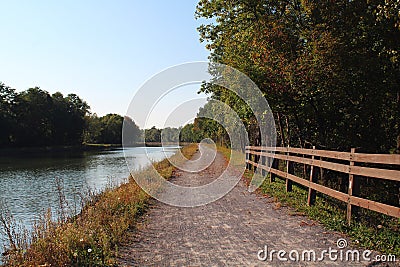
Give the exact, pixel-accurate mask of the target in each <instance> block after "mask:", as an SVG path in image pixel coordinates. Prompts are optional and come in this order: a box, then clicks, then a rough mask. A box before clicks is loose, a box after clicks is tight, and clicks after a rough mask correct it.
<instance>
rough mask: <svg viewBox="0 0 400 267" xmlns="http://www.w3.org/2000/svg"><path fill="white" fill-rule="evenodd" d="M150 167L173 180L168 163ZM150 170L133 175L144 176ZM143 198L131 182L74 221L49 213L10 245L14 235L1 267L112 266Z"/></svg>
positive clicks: (190, 149)
mask: <svg viewBox="0 0 400 267" xmlns="http://www.w3.org/2000/svg"><path fill="white" fill-rule="evenodd" d="M196 151H197V145H195V144H192V145H188V146H186V147H184V148H183V149H182V154H183V155H184V156H185V157H186V158H190V157H191V156H192V155H193V154H194V153H195V152H196ZM175 157H176V156H175ZM175 160H178V161H182V160H184V159H183V158H182V157H180V158H179V159H175ZM153 166H154V167H155V169H156V170H157V171H158V172H159V173H160V174H161V175H162V176H164V177H165V178H167V179H168V178H170V177H171V176H172V175H173V171H174V167H173V166H172V165H171V164H170V163H169V161H168V160H163V161H161V162H159V163H155V164H153ZM151 169H152V168H147V169H145V170H143V171H141V172H140V173H137V174H135V175H147V174H148V173H149V172H151ZM154 186H155V187H157V185H154ZM149 198H150V197H149V196H148V195H147V194H146V193H145V192H144V191H143V190H142V189H141V188H140V187H139V186H138V185H137V184H136V183H135V181H134V179H132V178H131V179H129V182H128V183H126V184H123V185H121V186H119V187H117V188H114V189H107V190H106V191H104V192H103V193H101V194H99V195H96V196H93V197H92V198H91V199H90V201H89V202H88V203H87V204H86V205H85V206H84V207H83V209H82V211H81V213H80V214H79V215H77V216H74V217H70V218H67V219H66V220H59V221H56V222H55V221H53V220H52V216H51V211H49V212H48V213H47V214H45V215H44V216H43V218H42V219H41V220H39V222H38V223H37V224H36V225H35V226H34V227H33V230H32V231H31V232H30V233H29V234H26V237H25V238H23V239H22V241H18V242H16V241H15V240H14V239H15V237H16V236H18V235H19V236H21V233H18V231H14V232H15V233H14V236H13V237H11V239H12V240H10V244H14V245H11V249H10V250H8V251H7V253H6V255H3V263H4V264H5V266H114V265H116V260H115V259H116V256H117V255H118V244H119V243H120V242H121V241H123V238H124V234H125V232H126V231H127V230H128V229H129V228H132V227H135V223H136V221H137V218H138V216H140V215H141V214H142V213H143V212H144V210H145V208H146V203H147V201H148V200H149ZM0 217H1V216H0ZM9 221H10V222H12V220H9ZM8 225H10V223H9V224H8ZM13 227H14V225H13V224H12V223H11V228H13Z"/></svg>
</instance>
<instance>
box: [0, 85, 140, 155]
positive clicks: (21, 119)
mask: <svg viewBox="0 0 400 267" xmlns="http://www.w3.org/2000/svg"><path fill="white" fill-rule="evenodd" d="M124 122H125V123H126V127H127V129H128V131H129V134H130V135H131V136H132V138H133V140H139V138H140V136H141V134H142V131H141V130H140V129H139V127H138V126H137V125H136V124H135V122H134V121H133V120H132V119H131V118H129V117H122V116H120V115H118V114H107V115H105V116H102V117H98V116H97V115H96V114H91V112H90V107H89V105H88V104H87V103H86V102H85V101H84V100H83V99H81V98H80V97H79V96H77V95H76V94H68V95H67V96H64V95H63V94H62V93H60V92H56V93H54V94H50V93H49V92H47V91H45V90H42V89H40V88H39V87H34V88H29V89H28V90H26V91H22V92H17V91H16V90H15V89H13V88H11V87H9V86H6V85H5V84H4V83H1V82H0V129H1V131H0V147H2V148H4V147H38V146H60V145H68V146H74V145H81V144H82V143H97V144H103V143H106V144H121V136H122V125H123V123H124Z"/></svg>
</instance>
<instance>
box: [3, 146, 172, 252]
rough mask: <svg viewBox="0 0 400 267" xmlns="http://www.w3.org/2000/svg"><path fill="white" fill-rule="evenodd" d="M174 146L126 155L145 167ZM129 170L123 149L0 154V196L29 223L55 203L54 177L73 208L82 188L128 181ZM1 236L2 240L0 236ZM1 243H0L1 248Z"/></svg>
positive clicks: (138, 149)
mask: <svg viewBox="0 0 400 267" xmlns="http://www.w3.org/2000/svg"><path fill="white" fill-rule="evenodd" d="M176 150H177V147H164V148H163V147H147V148H144V147H135V148H126V149H125V155H126V156H127V158H128V160H129V161H130V162H133V163H134V165H132V166H134V168H136V169H140V168H143V167H146V166H147V165H148V164H149V163H150V161H149V160H148V159H147V156H146V153H147V155H148V157H149V158H150V159H151V161H159V160H161V159H163V158H165V157H169V156H171V155H173V154H174V153H175V152H176ZM128 176H129V170H128V167H127V164H126V162H125V157H124V150H122V149H116V150H111V151H101V152H80V153H77V152H75V153H67V154H66V153H53V154H50V153H46V154H29V155H18V156H9V157H0V199H2V200H4V201H5V202H6V203H7V204H8V207H9V209H10V210H11V212H12V213H13V215H14V216H15V218H16V219H17V220H20V221H21V222H23V224H25V225H26V226H28V227H29V226H31V225H32V223H33V220H34V219H35V218H37V216H39V215H40V214H42V213H43V212H44V211H45V210H47V209H48V208H49V207H51V208H55V207H57V206H58V192H57V186H56V182H55V180H56V177H57V178H60V179H62V180H63V182H64V184H63V185H64V192H65V196H66V200H67V202H68V203H69V204H70V205H69V208H70V209H71V210H74V206H75V205H74V202H76V200H79V199H78V198H77V193H78V192H82V190H83V189H84V188H88V187H89V188H91V189H94V190H97V191H100V190H102V189H104V188H105V186H106V185H107V184H109V183H112V184H120V183H121V182H124V181H127V178H128ZM0 239H4V237H2V236H1V235H0ZM2 247H3V246H2V245H1V242H0V250H1V248H2Z"/></svg>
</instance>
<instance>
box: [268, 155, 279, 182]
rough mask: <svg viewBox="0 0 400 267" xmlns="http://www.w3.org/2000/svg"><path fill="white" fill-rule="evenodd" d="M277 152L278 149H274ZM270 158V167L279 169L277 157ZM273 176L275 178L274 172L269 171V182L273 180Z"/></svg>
mask: <svg viewBox="0 0 400 267" xmlns="http://www.w3.org/2000/svg"><path fill="white" fill-rule="evenodd" d="M271 152H272V151H271ZM277 152H278V151H275V153H277ZM271 160H272V166H271V168H272V169H276V170H278V169H279V159H277V158H271ZM275 178H276V174H275V173H272V172H270V174H269V182H270V183H273V182H275Z"/></svg>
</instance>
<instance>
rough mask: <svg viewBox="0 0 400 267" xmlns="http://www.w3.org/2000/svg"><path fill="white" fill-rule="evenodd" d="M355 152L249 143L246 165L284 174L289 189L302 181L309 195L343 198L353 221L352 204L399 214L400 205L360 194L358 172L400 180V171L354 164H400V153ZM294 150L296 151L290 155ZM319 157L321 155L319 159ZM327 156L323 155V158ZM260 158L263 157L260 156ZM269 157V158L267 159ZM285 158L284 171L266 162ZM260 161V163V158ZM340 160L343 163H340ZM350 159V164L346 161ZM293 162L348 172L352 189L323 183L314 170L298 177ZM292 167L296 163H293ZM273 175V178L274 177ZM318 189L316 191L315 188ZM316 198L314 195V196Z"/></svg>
mask: <svg viewBox="0 0 400 267" xmlns="http://www.w3.org/2000/svg"><path fill="white" fill-rule="evenodd" d="M354 151H355V150H354V149H352V152H340V151H326V150H319V149H303V148H292V147H256V146H247V147H246V166H247V168H250V167H251V166H253V170H254V171H255V170H257V169H260V170H262V174H263V175H264V174H266V173H267V172H270V173H271V175H274V176H275V175H276V176H279V177H281V178H284V179H286V185H287V187H286V188H287V190H288V191H289V190H291V184H290V183H291V182H292V181H293V182H295V183H298V184H301V185H303V186H305V187H308V188H309V195H310V194H313V193H314V192H315V191H317V192H320V193H323V194H325V195H328V196H330V197H333V198H336V199H338V200H340V201H343V202H346V203H347V204H348V206H347V209H348V212H347V220H348V222H349V223H350V221H351V214H352V211H353V212H354V211H356V208H354V207H352V206H355V207H362V208H365V209H369V210H372V211H376V212H380V213H383V214H386V215H389V216H393V217H396V218H400V208H399V207H395V206H391V205H387V204H384V203H380V202H376V201H372V200H368V199H364V198H360V197H358V196H357V195H358V194H359V183H358V180H357V178H356V176H365V177H371V178H375V179H386V180H392V181H397V182H400V171H399V170H391V169H386V168H384V167H385V166H383V167H382V168H370V167H363V166H354V163H355V162H357V163H369V164H385V165H400V155H391V154H365V153H355V152H354ZM291 154H295V155H291ZM251 155H253V158H254V160H251ZM317 157H319V159H316V158H317ZM322 158H324V159H322ZM260 159H261V160H260ZM267 159H268V160H267ZM269 159H271V160H275V161H279V160H284V161H286V162H287V164H286V165H287V169H286V171H281V170H279V169H278V167H277V166H279V165H278V164H276V163H275V164H274V165H273V166H275V168H272V167H270V166H266V165H264V163H265V162H270V160H269ZM328 159H331V160H332V159H334V160H336V162H330V161H328ZM258 160H260V161H259V162H261V164H259V163H258V162H256V161H258ZM337 161H339V162H340V163H338V162H337ZM345 161H347V164H345V163H344V162H345ZM291 162H295V163H300V164H304V165H308V166H312V167H319V168H322V169H328V170H333V171H337V172H341V173H345V174H348V175H349V192H348V193H343V192H340V191H337V190H334V189H332V188H329V187H326V186H323V185H320V184H318V183H315V182H314V177H313V175H315V173H314V174H313V172H311V177H310V179H309V180H307V179H304V178H301V177H298V176H296V175H294V174H293V171H290V170H289V166H290V164H292V163H291ZM292 169H293V167H292ZM273 180H274V179H271V181H273ZM288 181H290V183H289V184H290V186H288ZM314 190H315V191H314ZM314 198H315V197H314ZM308 199H309V200H308V201H309V202H308V203H309V204H310V205H312V203H313V197H312V196H311V195H310V196H309V198H308Z"/></svg>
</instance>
